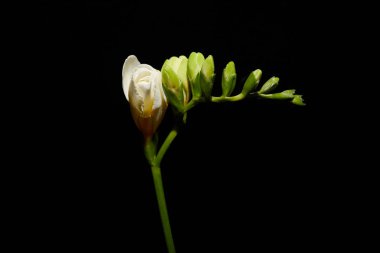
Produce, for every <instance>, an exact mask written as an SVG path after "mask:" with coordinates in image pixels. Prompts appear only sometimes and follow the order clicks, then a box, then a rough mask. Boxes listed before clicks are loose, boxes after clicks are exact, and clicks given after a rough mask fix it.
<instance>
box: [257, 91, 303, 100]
mask: <svg viewBox="0 0 380 253" xmlns="http://www.w3.org/2000/svg"><path fill="white" fill-rule="evenodd" d="M295 92H296V90H284V91H283V92H280V93H274V94H260V93H259V96H260V97H263V98H268V99H277V100H285V99H292V98H294V97H295V96H296V95H294V93H295Z"/></svg>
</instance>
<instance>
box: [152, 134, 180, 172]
mask: <svg viewBox="0 0 380 253" xmlns="http://www.w3.org/2000/svg"><path fill="white" fill-rule="evenodd" d="M177 134H178V132H177V130H176V129H172V130H171V131H170V133H169V134H168V137H166V140H165V141H164V143H163V144H162V146H161V148H160V150H159V151H158V154H157V157H156V161H155V164H156V165H157V166H158V167H159V166H160V164H161V160H162V158H163V157H164V155H165V153H166V151H167V150H168V148H169V146H170V144H171V143H172V141H173V140H174V138H175V137H176V136H177Z"/></svg>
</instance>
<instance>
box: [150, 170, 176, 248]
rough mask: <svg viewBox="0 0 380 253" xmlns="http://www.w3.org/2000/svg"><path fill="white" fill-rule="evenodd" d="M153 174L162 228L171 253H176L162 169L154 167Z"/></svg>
mask: <svg viewBox="0 0 380 253" xmlns="http://www.w3.org/2000/svg"><path fill="white" fill-rule="evenodd" d="M152 174H153V181H154V188H155V189H156V196H157V201H158V208H159V209H160V216H161V222H162V227H163V229H164V234H165V241H166V246H167V247H168V252H169V253H175V247H174V241H173V236H172V231H171V229H170V223H169V214H168V210H167V208H166V201H165V194H164V186H163V184H162V177H161V169H160V167H158V166H152Z"/></svg>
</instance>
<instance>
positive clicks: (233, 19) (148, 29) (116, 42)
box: [22, 0, 341, 252]
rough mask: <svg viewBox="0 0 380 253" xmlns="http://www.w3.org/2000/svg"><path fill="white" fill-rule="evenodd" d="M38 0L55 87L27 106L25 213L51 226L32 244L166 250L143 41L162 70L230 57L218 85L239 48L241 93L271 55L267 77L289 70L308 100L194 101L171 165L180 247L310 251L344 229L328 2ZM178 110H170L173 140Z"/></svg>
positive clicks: (31, 14) (42, 61)
mask: <svg viewBox="0 0 380 253" xmlns="http://www.w3.org/2000/svg"><path fill="white" fill-rule="evenodd" d="M30 8H31V9H30V10H31V11H29V10H28V9H23V12H26V13H28V15H27V16H26V17H27V18H25V20H26V24H25V26H26V27H27V29H26V30H27V33H25V34H23V35H22V36H23V38H24V39H25V40H24V41H25V43H26V44H28V46H30V48H31V49H32V50H31V51H30V52H29V53H31V54H32V56H31V57H33V59H34V61H33V62H30V63H29V64H30V65H32V66H31V67H35V68H33V70H34V71H35V72H34V75H35V76H36V77H38V80H39V81H38V83H39V84H41V85H40V86H39V89H38V93H39V94H38V95H39V96H38V99H35V100H34V101H33V102H34V103H33V104H34V105H36V107H33V108H32V109H30V110H31V111H33V113H30V114H27V115H28V117H27V118H26V120H27V121H28V124H29V125H30V126H31V127H30V128H29V133H30V134H31V135H32V140H31V141H30V143H29V145H30V146H31V147H34V148H33V151H35V152H32V154H33V155H31V156H30V159H32V160H33V161H34V162H35V163H36V165H37V166H36V169H34V170H33V171H29V172H27V173H26V174H24V175H26V176H25V178H26V180H27V179H28V177H30V178H33V183H31V187H30V190H31V191H30V192H29V193H24V194H25V200H26V199H28V200H31V201H30V202H27V203H28V204H25V208H26V209H27V210H29V211H30V213H31V214H30V215H28V216H27V217H26V218H25V223H26V224H29V223H30V226H27V227H28V229H30V232H33V231H39V232H33V234H37V235H38V236H37V237H38V239H33V240H31V242H30V243H31V247H35V248H39V249H41V250H42V249H47V250H51V251H56V250H59V249H66V250H70V249H73V248H75V249H81V250H88V249H90V250H95V249H99V250H101V251H105V252H119V251H124V252H165V244H164V238H163V232H162V229H161V224H160V218H159V213H158V209H157V204H156V199H155V192H154V188H153V181H152V178H151V174H150V169H149V166H148V164H147V162H146V161H145V158H144V156H143V151H142V136H141V134H140V133H139V131H138V130H137V128H136V127H135V125H134V122H133V120H132V117H131V114H130V111H129V104H128V102H127V100H126V99H125V96H124V94H123V91H122V86H121V83H122V80H121V68H122V65H123V62H124V60H125V58H126V57H127V56H128V55H131V54H134V55H136V56H137V57H138V58H139V60H140V62H142V63H147V64H150V65H152V66H153V67H155V68H156V69H160V68H161V66H162V64H163V62H164V60H165V59H167V58H170V57H171V56H179V55H185V56H189V54H190V53H191V52H193V51H195V52H202V53H203V54H204V55H205V56H207V55H209V54H212V55H213V56H214V60H215V64H216V73H217V77H216V84H215V88H214V94H215V95H217V94H219V93H220V87H219V86H218V85H219V83H220V75H221V73H222V70H223V68H224V66H225V64H227V62H228V61H230V60H233V61H234V62H235V64H236V69H237V74H238V81H237V88H236V90H237V91H238V90H239V89H241V87H242V84H243V83H244V80H245V78H246V77H247V76H248V75H249V73H250V72H251V71H252V70H254V69H256V68H260V69H261V70H262V71H263V77H262V79H263V81H265V80H266V79H268V78H270V77H272V76H279V77H280V85H279V87H278V90H285V89H291V88H295V89H296V90H297V93H299V94H303V95H304V99H305V102H306V104H307V106H306V107H297V106H295V105H292V104H290V103H287V102H278V101H263V100H245V101H241V102H237V103H227V104H211V103H208V104H202V105H199V106H197V107H196V108H194V109H193V110H191V111H190V113H189V115H188V124H187V126H186V128H185V129H183V130H182V132H180V134H179V136H178V137H177V139H176V140H175V142H174V143H173V144H172V146H171V148H170V149H169V151H168V152H167V154H166V156H165V158H164V160H163V162H162V173H163V180H164V186H165V189H166V196H167V202H168V208H169V213H170V218H171V224H172V230H173V236H174V240H175V243H176V247H177V251H178V252H220V251H228V252H251V251H256V250H257V249H259V248H262V247H264V248H266V249H267V250H272V249H277V250H278V249H281V250H285V249H289V250H302V251H304V250H311V249H323V248H325V247H326V245H328V244H329V243H331V242H337V241H339V240H340V239H339V238H338V232H337V231H338V225H341V224H340V218H339V217H340V216H339V214H338V213H337V211H336V209H335V207H336V205H337V202H339V200H337V199H338V195H339V190H336V189H333V188H334V187H333V186H332V184H333V183H334V180H336V178H335V177H336V176H337V175H336V172H333V171H332V170H331V168H328V167H326V161H327V160H328V159H329V158H330V157H332V156H333V155H334V152H333V150H334V146H333V144H329V145H330V146H328V147H326V145H327V144H326V142H325V141H326V136H329V135H330V134H333V133H334V128H333V127H332V126H331V123H329V121H328V118H327V117H328V116H327V114H322V112H323V111H324V109H325V108H326V106H327V104H326V103H327V101H326V99H327V98H325V97H324V96H325V95H324V94H323V92H321V90H320V83H321V79H323V78H321V76H320V69H321V66H320V62H321V60H322V58H323V55H324V51H323V49H322V48H323V45H324V43H326V41H325V40H324V39H323V35H324V34H323V26H322V17H321V15H320V14H321V13H318V6H316V5H313V4H308V5H299V4H297V5H296V4H292V3H290V1H279V2H273V1H252V2H251V3H250V5H246V4H240V3H238V2H229V3H222V2H219V1H211V2H206V1H188V2H183V3H182V2H181V3H179V2H178V3H177V4H174V5H173V4H168V3H165V2H155V3H145V2H143V1H135V2H129V1H100V0H99V1H82V2H79V1H54V2H53V1H40V2H36V3H34V4H31V6H30ZM315 13H318V14H315ZM322 16H323V15H322ZM33 65H34V66H33ZM325 71H328V70H325ZM34 92H35V91H34ZM26 96H27V94H26ZM26 110H28V108H27V109H26ZM171 119H172V117H171V111H170V110H168V111H167V115H166V119H165V120H164V122H163V124H162V125H161V127H160V133H161V135H160V136H161V138H162V139H163V138H164V136H165V134H167V133H168V131H169V130H170V126H171ZM36 143H38V145H35V144H36ZM331 145H332V146H331ZM37 146H38V147H39V148H37ZM321 146H322V147H325V148H322V149H321V148H319V147H321ZM41 147H42V148H41ZM35 189H37V190H36V191H35Z"/></svg>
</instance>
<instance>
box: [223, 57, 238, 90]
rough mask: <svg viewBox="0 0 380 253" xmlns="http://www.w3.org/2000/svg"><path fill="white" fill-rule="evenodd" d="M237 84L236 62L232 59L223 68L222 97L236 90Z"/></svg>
mask: <svg viewBox="0 0 380 253" xmlns="http://www.w3.org/2000/svg"><path fill="white" fill-rule="evenodd" d="M235 85H236V69H235V63H234V62H233V61H230V62H229V63H228V64H227V66H226V67H225V68H224V70H223V76H222V97H228V96H229V95H231V93H232V92H233V91H234V89H235Z"/></svg>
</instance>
